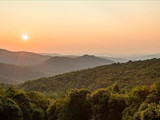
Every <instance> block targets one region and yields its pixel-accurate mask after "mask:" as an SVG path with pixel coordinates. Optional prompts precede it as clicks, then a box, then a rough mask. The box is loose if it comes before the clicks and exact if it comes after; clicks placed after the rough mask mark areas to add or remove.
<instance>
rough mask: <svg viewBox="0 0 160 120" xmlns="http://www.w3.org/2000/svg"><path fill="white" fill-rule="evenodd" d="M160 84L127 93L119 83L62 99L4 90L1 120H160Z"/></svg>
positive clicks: (0, 91) (1, 91) (71, 93)
mask: <svg viewBox="0 0 160 120" xmlns="http://www.w3.org/2000/svg"><path fill="white" fill-rule="evenodd" d="M159 96H160V82H159V81H158V82H156V83H153V84H152V85H151V86H149V87H147V86H137V87H134V88H132V89H131V90H128V91H126V92H125V93H124V91H122V90H121V89H120V88H119V86H118V83H115V84H113V85H112V86H109V87H107V88H102V89H97V90H95V91H93V92H91V91H89V90H88V89H71V90H68V91H66V92H65V93H64V94H63V95H62V96H60V97H59V98H56V99H54V98H51V97H47V96H45V95H43V94H42V93H39V92H33V91H32V92H24V91H22V90H18V89H14V88H11V87H9V88H4V87H1V88H0V119H1V120H159V119H160V103H159V101H160V97H159Z"/></svg>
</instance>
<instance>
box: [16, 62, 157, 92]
mask: <svg viewBox="0 0 160 120" xmlns="http://www.w3.org/2000/svg"><path fill="white" fill-rule="evenodd" d="M158 79H160V59H151V60H145V61H135V62H132V61H129V62H127V63H114V64H112V65H104V66H99V67H96V68H92V69H86V70H81V71H76V72H71V73H66V74H61V75H56V76H53V77H49V78H41V79H38V80H33V81H27V82H25V83H23V84H20V85H19V86H18V87H19V88H21V89H24V90H25V91H39V92H42V93H47V94H50V93H62V92H64V91H65V90H68V89H71V88H88V89H90V90H96V89H98V88H105V87H107V86H109V85H111V84H113V83H115V82H118V83H119V85H120V87H121V88H123V89H128V88H132V87H134V86H137V85H150V84H152V83H153V82H155V81H157V80H158Z"/></svg>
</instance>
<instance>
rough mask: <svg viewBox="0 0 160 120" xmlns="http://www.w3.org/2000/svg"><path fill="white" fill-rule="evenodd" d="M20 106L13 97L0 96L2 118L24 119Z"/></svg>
mask: <svg viewBox="0 0 160 120" xmlns="http://www.w3.org/2000/svg"><path fill="white" fill-rule="evenodd" d="M22 119H23V115H22V111H21V109H20V108H19V106H18V105H17V104H16V103H15V102H14V101H13V100H11V99H9V98H6V97H2V96H0V120H22Z"/></svg>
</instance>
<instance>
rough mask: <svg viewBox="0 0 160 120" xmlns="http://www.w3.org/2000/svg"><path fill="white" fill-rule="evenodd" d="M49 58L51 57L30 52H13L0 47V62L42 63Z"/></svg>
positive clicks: (16, 63)
mask: <svg viewBox="0 0 160 120" xmlns="http://www.w3.org/2000/svg"><path fill="white" fill-rule="evenodd" d="M49 58H51V57H50V56H45V55H40V54H37V53H32V52H25V51H19V52H13V51H8V50H5V49H0V63H7V64H14V65H35V64H39V63H42V62H44V61H46V60H47V59H49Z"/></svg>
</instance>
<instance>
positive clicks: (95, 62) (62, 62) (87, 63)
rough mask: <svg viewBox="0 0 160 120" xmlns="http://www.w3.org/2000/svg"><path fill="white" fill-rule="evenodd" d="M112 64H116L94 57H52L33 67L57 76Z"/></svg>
mask: <svg viewBox="0 0 160 120" xmlns="http://www.w3.org/2000/svg"><path fill="white" fill-rule="evenodd" d="M112 63H114V62H113V61H111V60H107V59H103V58H98V57H96V56H93V55H83V56H80V57H76V58H70V57H52V58H50V59H48V60H46V61H45V62H43V63H41V64H39V65H36V66H33V69H36V70H39V71H40V72H47V73H50V74H52V75H56V74H62V73H67V72H71V71H76V70H81V69H87V68H93V67H96V66H100V65H107V64H112Z"/></svg>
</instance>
